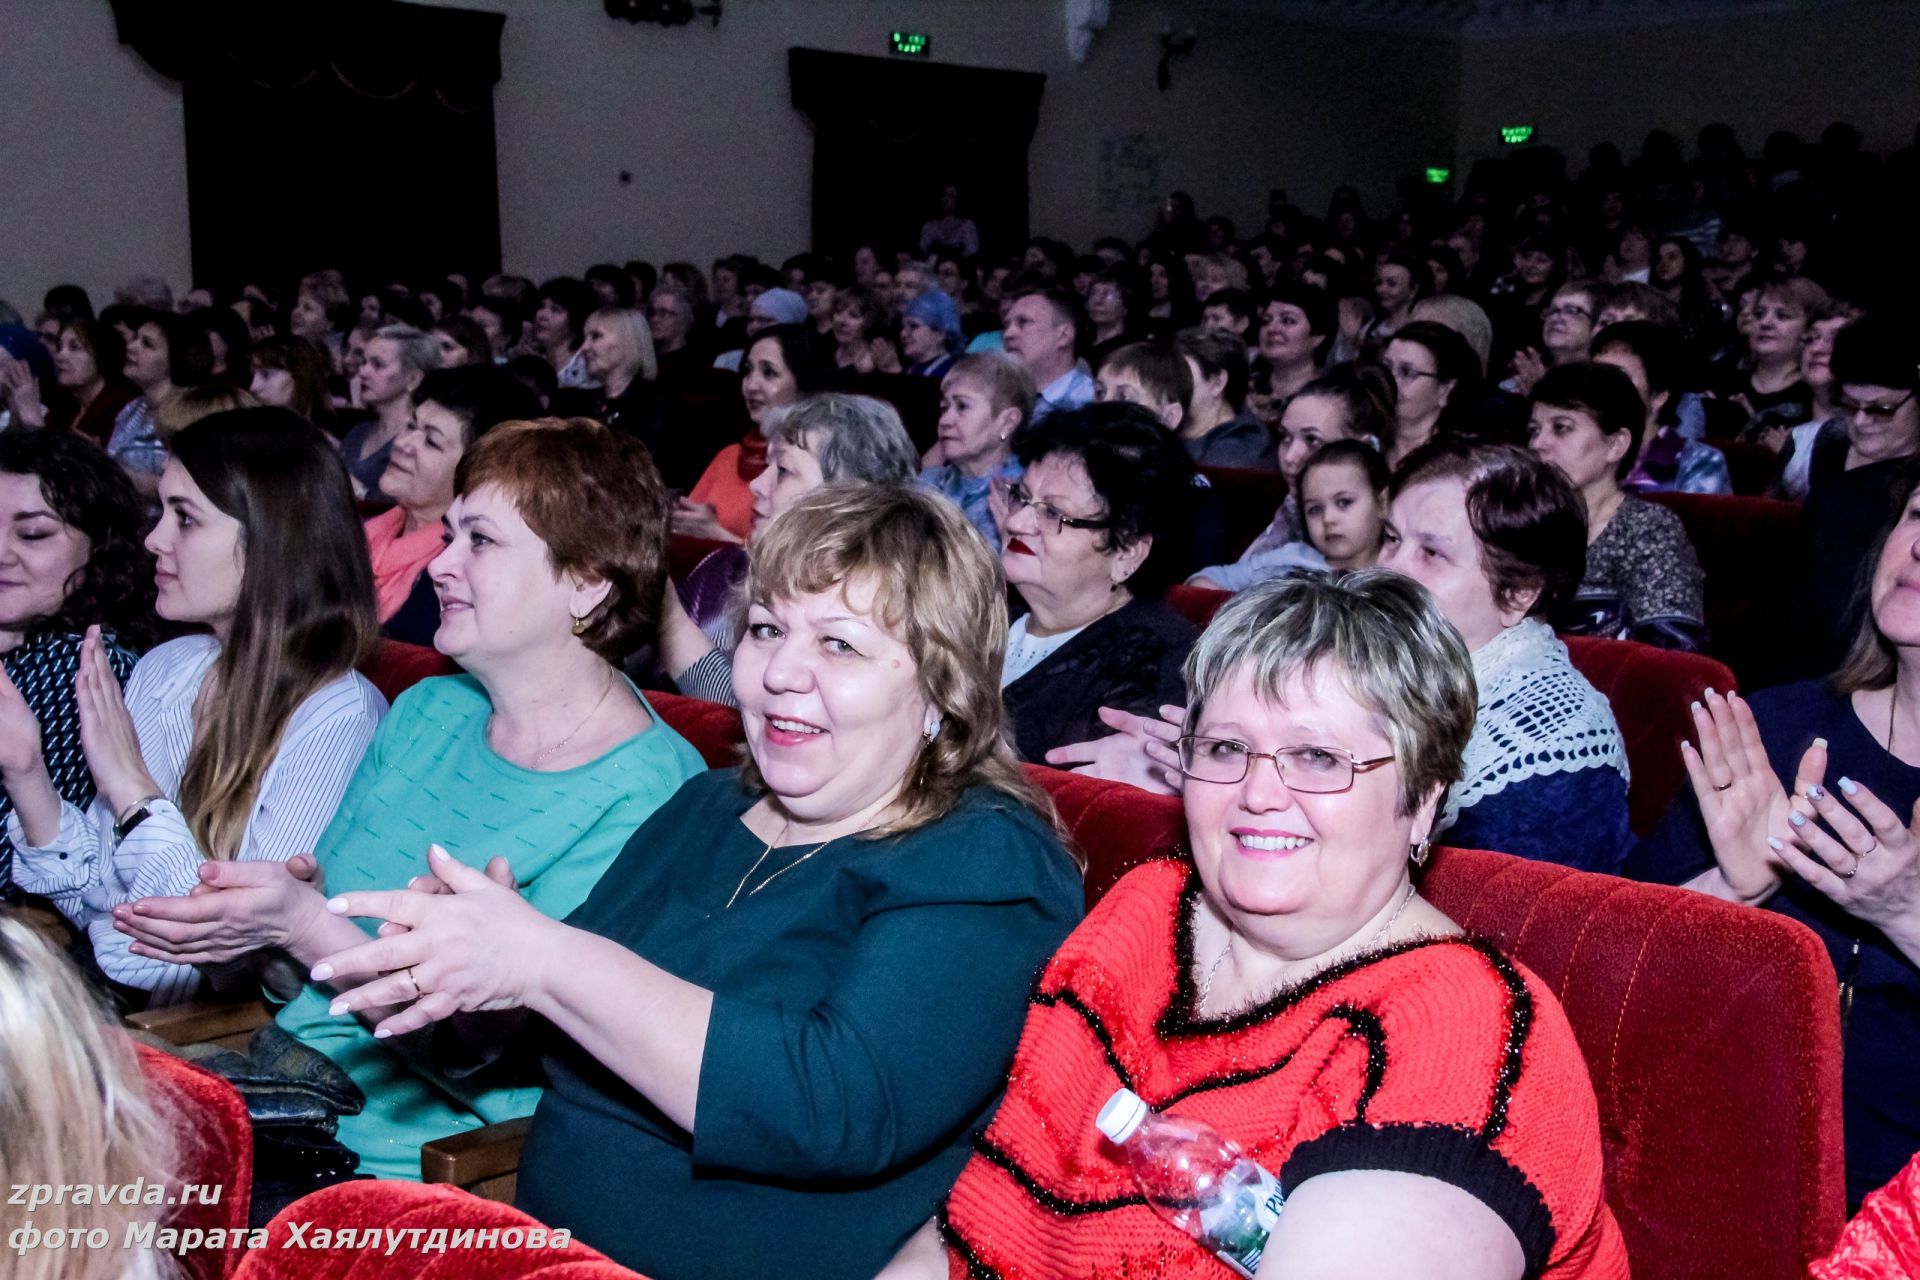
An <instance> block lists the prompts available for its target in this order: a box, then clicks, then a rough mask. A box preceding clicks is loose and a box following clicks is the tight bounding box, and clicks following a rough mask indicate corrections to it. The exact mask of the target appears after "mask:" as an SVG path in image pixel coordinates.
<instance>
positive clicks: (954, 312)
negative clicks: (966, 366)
mask: <svg viewBox="0 0 1920 1280" xmlns="http://www.w3.org/2000/svg"><path fill="white" fill-rule="evenodd" d="M963 341H964V338H963V337H962V335H961V333H960V308H959V307H957V306H955V305H954V302H953V299H952V298H951V297H949V296H948V295H947V294H945V293H943V292H941V291H940V290H939V289H929V290H927V291H926V292H925V293H923V294H921V295H920V296H919V297H917V298H915V299H914V300H913V301H912V302H909V303H908V304H907V306H906V310H904V311H903V312H901V314H900V354H901V355H903V356H905V357H906V359H907V367H906V370H905V372H907V373H912V374H919V375H921V376H922V377H927V378H944V377H946V376H947V371H948V370H949V369H951V368H953V360H954V356H955V355H956V354H958V353H959V351H960V347H961V345H962V343H963Z"/></svg>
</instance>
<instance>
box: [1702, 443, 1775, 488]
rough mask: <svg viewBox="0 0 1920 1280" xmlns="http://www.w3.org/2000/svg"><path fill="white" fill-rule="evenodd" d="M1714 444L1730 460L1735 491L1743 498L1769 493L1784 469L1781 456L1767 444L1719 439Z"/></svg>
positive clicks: (1728, 476) (1730, 474)
mask: <svg viewBox="0 0 1920 1280" xmlns="http://www.w3.org/2000/svg"><path fill="white" fill-rule="evenodd" d="M1713 447H1714V448H1716V449H1718V450H1719V451H1720V452H1721V454H1722V455H1724V456H1725V457H1726V460H1727V478H1728V479H1729V480H1731V481H1732V482H1733V491H1734V492H1735V493H1736V494H1739V495H1740V496H1742V497H1749V498H1757V497H1760V496H1761V495H1763V494H1765V493H1766V491H1767V486H1768V485H1770V484H1772V483H1773V478H1774V476H1775V475H1777V474H1779V471H1780V455H1779V454H1777V453H1775V452H1774V451H1773V450H1771V449H1769V448H1767V446H1765V445H1763V444H1741V443H1740V442H1739V441H1737V440H1716V441H1714V442H1713Z"/></svg>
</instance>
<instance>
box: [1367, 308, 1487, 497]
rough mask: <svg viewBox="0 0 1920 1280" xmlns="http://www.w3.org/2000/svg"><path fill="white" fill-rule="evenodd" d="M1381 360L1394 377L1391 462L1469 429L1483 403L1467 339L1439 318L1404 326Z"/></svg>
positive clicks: (1395, 464)
mask: <svg viewBox="0 0 1920 1280" xmlns="http://www.w3.org/2000/svg"><path fill="white" fill-rule="evenodd" d="M1380 363H1381V365H1382V366H1383V367H1384V368H1385V369H1386V371H1387V373H1388V374H1389V375H1390V376H1391V377H1392V378H1393V385H1394V388H1395V389H1396V390H1397V391H1398V392H1399V395H1398V396H1397V397H1396V398H1395V400H1394V424H1393V438H1392V439H1391V440H1388V441H1385V442H1384V443H1385V445H1386V449H1385V452H1386V455H1387V465H1388V466H1390V467H1396V468H1397V467H1398V466H1399V465H1400V464H1401V463H1402V462H1403V461H1405V460H1406V458H1407V456H1408V455H1409V454H1411V453H1413V451H1414V450H1416V449H1418V448H1420V446H1422V445H1424V444H1427V443H1428V442H1429V441H1432V440H1437V439H1439V438H1440V437H1441V436H1446V435H1452V434H1454V433H1456V432H1464V431H1467V430H1468V428H1469V426H1470V423H1471V419H1472V416H1473V414H1474V412H1475V411H1476V410H1477V409H1478V408H1479V407H1480V404H1481V397H1480V383H1481V377H1480V358H1479V357H1478V356H1476V355H1475V354H1474V353H1473V348H1472V347H1470V346H1468V345H1467V340H1466V339H1465V338H1463V337H1461V336H1460V335H1459V334H1458V333H1456V332H1454V331H1453V330H1452V329H1449V328H1447V326H1445V325H1443V324H1440V323H1439V322H1437V321H1434V320H1414V321H1411V322H1410V323H1408V324H1404V325H1402V326H1401V327H1400V328H1399V329H1398V330H1397V331H1396V332H1395V333H1394V335H1393V339H1392V341H1390V342H1388V343H1387V349H1386V352H1385V354H1384V355H1383V356H1382V357H1381V360H1380Z"/></svg>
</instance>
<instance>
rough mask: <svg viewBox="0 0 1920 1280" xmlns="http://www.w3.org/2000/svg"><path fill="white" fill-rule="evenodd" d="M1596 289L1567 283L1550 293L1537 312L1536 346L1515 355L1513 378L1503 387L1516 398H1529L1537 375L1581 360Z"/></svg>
mask: <svg viewBox="0 0 1920 1280" xmlns="http://www.w3.org/2000/svg"><path fill="white" fill-rule="evenodd" d="M1598 293H1599V287H1598V286H1597V285H1596V284H1595V282H1593V281H1591V280H1570V281H1568V282H1567V283H1566V284H1563V285H1561V286H1560V287H1559V288H1558V289H1555V290H1554V291H1553V300H1552V301H1551V302H1549V303H1548V304H1547V306H1546V309H1545V310H1543V311H1542V312H1541V313H1540V347H1541V349H1540V350H1538V351H1536V350H1534V349H1532V348H1531V347H1529V348H1528V349H1526V350H1524V351H1520V352H1517V353H1515V355H1514V357H1513V376H1512V377H1511V378H1509V379H1508V380H1507V381H1506V382H1505V383H1504V384H1502V385H1503V387H1504V389H1506V390H1509V391H1512V392H1514V393H1515V394H1517V395H1523V396H1524V395H1530V394H1532V392H1533V387H1534V384H1535V383H1537V382H1539V381H1540V376H1541V375H1542V374H1544V373H1545V372H1546V371H1547V370H1548V369H1550V368H1553V367H1554V366H1556V365H1563V364H1569V363H1571V362H1573V361H1575V360H1585V359H1586V358H1587V351H1588V348H1589V346H1590V345H1591V344H1592V342H1593V328H1594V320H1595V317H1596V315H1597V313H1598V308H1599V300H1598Z"/></svg>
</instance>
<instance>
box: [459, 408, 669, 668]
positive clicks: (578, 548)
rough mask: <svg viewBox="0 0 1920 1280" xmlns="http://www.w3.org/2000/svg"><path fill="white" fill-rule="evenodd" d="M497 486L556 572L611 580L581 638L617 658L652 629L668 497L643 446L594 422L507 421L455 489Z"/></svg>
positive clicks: (488, 437) (484, 440) (471, 455)
mask: <svg viewBox="0 0 1920 1280" xmlns="http://www.w3.org/2000/svg"><path fill="white" fill-rule="evenodd" d="M488 485H491V486H493V487H494V488H496V489H498V490H499V491H500V492H501V493H502V494H504V495H505V496H506V498H507V500H508V501H510V502H512V503H513V505H514V509H515V510H517V511H518V512H519V513H520V518H521V519H522V520H525V521H526V522H527V527H528V528H529V529H531V530H533V532H534V535H535V536H536V537H538V538H539V539H540V540H541V541H542V542H544V543H546V544H547V558H548V561H549V562H550V563H551V564H552V565H553V570H554V572H555V573H557V574H561V573H571V574H575V575H578V576H579V577H581V578H585V579H589V580H592V581H597V582H605V583H607V584H609V585H610V586H611V587H612V590H610V591H609V592H608V593H607V598H606V599H604V600H602V601H601V602H600V604H599V606H598V607H597V608H595V609H594V611H593V612H592V613H590V614H588V615H587V619H586V622H587V625H586V627H585V628H584V629H583V630H582V631H581V632H580V643H582V644H584V645H586V646H587V648H589V649H591V650H593V651H594V652H595V653H597V654H599V655H600V656H601V657H603V658H605V659H606V660H607V661H609V662H619V661H620V660H621V659H622V658H623V657H625V656H626V655H627V654H628V653H629V652H631V651H632V650H633V649H634V648H635V647H636V646H637V645H638V644H639V643H640V641H641V640H642V639H644V638H645V637H647V636H650V635H652V634H653V628H654V624H655V622H656V621H657V620H658V618H659V612H660V584H661V580H662V574H664V573H665V572H666V570H665V568H664V565H665V563H666V555H667V519H668V515H669V513H670V508H671V499H670V498H669V497H668V495H667V487H666V485H665V483H664V482H662V481H661V479H660V472H659V470H658V468H656V467H655V466H654V465H653V457H652V455H651V454H649V453H648V452H647V449H646V446H645V445H643V444H641V443H639V442H638V441H636V440H632V439H630V438H628V437H626V436H622V435H617V434H615V433H614V432H612V431H609V430H607V428H606V427H604V426H602V425H601V424H599V423H598V422H595V421H593V420H592V419H591V418H535V419H533V420H531V421H520V422H503V423H501V424H500V425H499V426H497V427H495V428H494V429H493V430H491V431H489V432H487V433H486V434H485V435H484V436H482V437H481V438H480V439H479V440H478V441H476V442H475V443H474V444H473V446H472V447H471V448H469V449H468V450H467V452H466V453H465V454H464V455H463V456H462V457H461V459H460V465H459V468H458V469H457V470H456V471H455V472H454V479H453V489H454V492H455V493H458V494H462V495H465V494H469V493H472V492H473V491H474V490H476V489H480V488H484V487H486V486H488Z"/></svg>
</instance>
